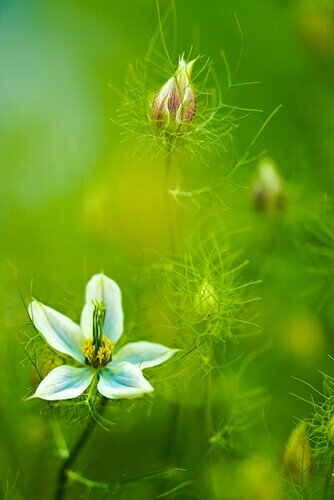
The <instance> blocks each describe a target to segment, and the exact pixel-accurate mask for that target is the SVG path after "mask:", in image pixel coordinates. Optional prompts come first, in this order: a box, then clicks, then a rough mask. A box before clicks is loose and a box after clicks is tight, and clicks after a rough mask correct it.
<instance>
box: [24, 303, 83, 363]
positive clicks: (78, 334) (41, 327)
mask: <svg viewBox="0 0 334 500" xmlns="http://www.w3.org/2000/svg"><path fill="white" fill-rule="evenodd" d="M28 312H29V316H30V318H31V321H32V322H33V323H34V325H35V327H36V328H37V330H38V331H39V332H40V333H41V334H42V335H43V337H44V339H45V340H46V342H47V343H48V344H49V345H50V346H51V347H53V348H54V349H56V350H57V351H59V352H62V353H64V354H68V355H69V356H72V358H74V359H76V360H77V361H80V362H81V363H84V362H85V358H84V355H83V352H82V343H83V339H84V337H83V334H82V331H81V328H80V326H79V325H77V324H76V323H74V321H72V320H71V319H70V318H68V317H67V316H64V314H61V313H59V312H57V311H55V310H54V309H51V307H48V306H45V305H44V304H42V303H41V302H38V301H37V300H33V301H32V302H31V303H30V304H29V307H28Z"/></svg>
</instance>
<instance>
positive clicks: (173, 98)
mask: <svg viewBox="0 0 334 500" xmlns="http://www.w3.org/2000/svg"><path fill="white" fill-rule="evenodd" d="M195 61H196V59H194V60H192V61H190V62H189V63H186V62H185V61H184V59H183V58H181V59H180V62H179V66H178V68H177V70H176V72H175V74H174V75H173V76H172V77H171V78H170V79H169V80H168V81H167V82H166V83H165V84H164V85H163V86H162V87H161V88H160V90H158V92H157V93H156V95H155V98H154V101H153V105H152V119H153V120H154V122H155V124H156V126H157V128H158V129H159V130H164V131H166V132H169V133H184V132H186V131H187V130H188V128H189V126H190V124H191V122H192V120H193V118H194V116H195V114H196V95H195V91H194V89H193V87H192V84H191V74H192V68H193V65H194V63H195Z"/></svg>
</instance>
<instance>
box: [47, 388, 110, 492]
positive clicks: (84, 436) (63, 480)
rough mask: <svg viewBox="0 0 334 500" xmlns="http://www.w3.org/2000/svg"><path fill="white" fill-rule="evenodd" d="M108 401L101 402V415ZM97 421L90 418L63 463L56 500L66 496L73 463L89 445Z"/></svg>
mask: <svg viewBox="0 0 334 500" xmlns="http://www.w3.org/2000/svg"><path fill="white" fill-rule="evenodd" d="M107 402H108V400H107V398H103V399H102V401H101V405H100V413H102V411H103V409H104V407H105V406H106V404H107ZM96 422H97V420H96V419H94V418H93V417H92V416H91V417H90V419H89V421H88V423H87V425H86V427H85V428H84V430H83V431H82V433H81V434H80V436H79V438H78V440H77V442H76V443H75V445H74V447H73V449H72V450H71V452H70V454H69V455H68V457H67V458H66V460H65V461H64V462H63V464H62V466H61V468H60V471H59V474H58V479H57V484H56V490H55V496H54V499H55V500H63V499H64V498H65V495H66V488H67V479H68V476H67V473H68V471H69V470H70V468H71V467H72V465H73V463H74V462H75V461H76V459H77V458H78V456H79V455H80V452H81V451H82V449H83V448H84V446H85V444H86V443H87V441H88V439H89V437H90V435H91V434H92V432H93V430H94V428H95V426H96Z"/></svg>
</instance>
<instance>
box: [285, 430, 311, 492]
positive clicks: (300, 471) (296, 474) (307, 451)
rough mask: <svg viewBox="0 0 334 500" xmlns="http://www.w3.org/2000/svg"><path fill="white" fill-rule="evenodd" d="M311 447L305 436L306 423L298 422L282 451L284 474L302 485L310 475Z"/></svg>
mask: <svg viewBox="0 0 334 500" xmlns="http://www.w3.org/2000/svg"><path fill="white" fill-rule="evenodd" d="M311 465H312V449H311V445H310V442H309V440H308V438H307V425H306V424H305V422H299V424H298V425H297V426H296V427H295V428H294V429H293V431H292V432H291V434H290V436H289V439H288V442H287V443H286V445H285V450H284V453H283V466H284V475H285V476H286V477H287V478H288V479H290V480H291V481H293V482H294V483H295V484H299V485H302V484H303V483H305V481H306V480H307V479H308V478H309V477H310V474H311Z"/></svg>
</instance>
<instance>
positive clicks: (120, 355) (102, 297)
mask: <svg viewBox="0 0 334 500" xmlns="http://www.w3.org/2000/svg"><path fill="white" fill-rule="evenodd" d="M28 310H29V315H30V317H31V320H32V322H33V323H34V325H35V327H36V329H37V330H38V331H39V332H40V333H41V335H42V336H43V337H44V339H45V340H46V342H47V343H48V344H49V346H50V347H52V348H53V349H55V350H56V351H59V352H60V353H63V354H66V355H68V356H70V357H71V358H72V360H74V361H75V362H76V364H75V365H66V364H65V365H62V366H58V367H57V368H54V369H53V370H52V371H51V372H50V373H49V374H48V375H47V376H46V377H45V378H44V379H43V380H42V382H41V383H40V384H39V386H38V387H37V389H36V392H35V394H34V396H33V397H38V398H42V399H47V400H49V401H52V400H59V399H71V398H75V397H77V396H79V395H80V394H82V393H83V392H84V391H85V390H86V389H87V388H88V386H89V385H90V384H91V383H92V381H93V379H96V380H97V390H98V391H99V392H100V394H102V395H103V396H105V397H106V398H110V399H122V398H136V397H139V396H142V395H143V394H145V393H148V392H152V391H153V387H152V386H151V384H150V383H149V382H148V381H147V380H146V379H145V377H144V375H143V373H142V370H143V369H146V368H151V367H152V366H156V365H159V364H160V363H163V362H164V361H166V360H168V359H169V358H170V357H171V356H173V354H174V353H175V352H176V351H177V349H169V348H168V347H165V346H163V345H160V344H154V343H152V342H131V343H129V344H126V345H124V346H123V347H121V348H120V349H119V350H117V351H116V352H114V348H115V345H116V344H117V342H118V341H119V339H120V337H121V335H122V333H123V310H122V298H121V291H120V289H119V287H118V285H117V284H116V283H115V282H114V281H113V280H111V279H110V278H107V277H106V276H104V275H103V274H97V275H95V276H93V277H92V278H91V279H90V281H89V282H88V284H87V287H86V303H85V305H84V308H83V310H82V314H81V322H80V326H79V325H77V324H76V323H74V322H73V321H72V320H71V319H69V318H67V317H66V316H64V315H63V314H61V313H59V312H57V311H55V310H54V309H51V308H50V307H48V306H46V305H43V304H41V303H40V302H38V301H37V300H33V301H32V302H31V303H30V304H29V309H28Z"/></svg>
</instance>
